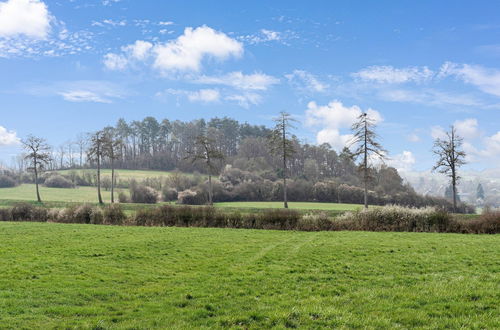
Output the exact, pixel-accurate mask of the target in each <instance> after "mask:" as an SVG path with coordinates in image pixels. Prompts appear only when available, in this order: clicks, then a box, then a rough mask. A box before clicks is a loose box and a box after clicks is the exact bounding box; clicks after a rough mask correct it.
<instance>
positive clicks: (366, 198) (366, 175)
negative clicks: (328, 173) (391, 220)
mask: <svg viewBox="0 0 500 330" xmlns="http://www.w3.org/2000/svg"><path fill="white" fill-rule="evenodd" d="M367 138H368V137H367V127H366V116H365V148H364V149H365V150H364V151H365V152H364V160H363V163H364V164H363V165H364V167H365V168H364V180H363V181H364V183H365V185H364V188H365V189H364V190H365V191H364V198H365V209H367V208H368V149H367V144H368V141H367Z"/></svg>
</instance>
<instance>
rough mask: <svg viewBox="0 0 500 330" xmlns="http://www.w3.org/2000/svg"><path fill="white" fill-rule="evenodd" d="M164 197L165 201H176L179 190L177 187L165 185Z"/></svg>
mask: <svg viewBox="0 0 500 330" xmlns="http://www.w3.org/2000/svg"><path fill="white" fill-rule="evenodd" d="M162 197H163V201H165V202H171V201H175V200H177V190H175V188H170V187H163V189H162Z"/></svg>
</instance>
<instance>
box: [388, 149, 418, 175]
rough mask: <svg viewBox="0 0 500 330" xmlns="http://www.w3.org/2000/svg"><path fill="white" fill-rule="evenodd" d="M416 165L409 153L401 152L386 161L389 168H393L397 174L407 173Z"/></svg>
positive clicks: (411, 154)
mask: <svg viewBox="0 0 500 330" xmlns="http://www.w3.org/2000/svg"><path fill="white" fill-rule="evenodd" d="M415 163H416V160H415V156H414V155H413V153H412V152H411V151H406V150H405V151H403V152H402V153H400V154H397V155H395V156H392V157H391V158H390V159H388V160H387V164H388V165H389V166H392V167H394V168H395V169H397V170H398V172H408V171H411V170H412V169H413V165H414V164H415Z"/></svg>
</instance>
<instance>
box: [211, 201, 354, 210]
mask: <svg viewBox="0 0 500 330" xmlns="http://www.w3.org/2000/svg"><path fill="white" fill-rule="evenodd" d="M215 206H217V207H236V208H241V209H245V208H252V209H270V208H282V207H283V202H226V203H215ZM288 207H289V208H290V209H296V210H324V211H355V210H360V209H361V208H362V207H363V205H360V204H343V203H340V204H339V203H314V202H288Z"/></svg>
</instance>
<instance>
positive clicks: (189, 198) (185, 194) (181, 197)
mask: <svg viewBox="0 0 500 330" xmlns="http://www.w3.org/2000/svg"><path fill="white" fill-rule="evenodd" d="M206 202H207V200H206V198H205V195H204V194H203V193H202V192H201V191H198V190H190V189H187V190H184V191H181V192H179V194H178V196H177V204H188V205H202V204H205V203H206Z"/></svg>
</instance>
